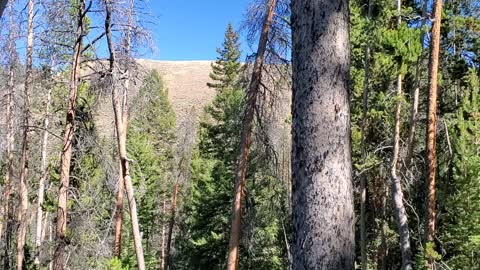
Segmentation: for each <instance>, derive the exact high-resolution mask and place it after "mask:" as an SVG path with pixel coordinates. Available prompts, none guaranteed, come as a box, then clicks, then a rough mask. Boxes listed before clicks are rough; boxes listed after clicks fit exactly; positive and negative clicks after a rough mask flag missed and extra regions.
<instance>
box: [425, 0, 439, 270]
mask: <svg viewBox="0 0 480 270" xmlns="http://www.w3.org/2000/svg"><path fill="white" fill-rule="evenodd" d="M441 20H442V1H441V0H436V1H435V6H434V21H433V25H432V35H431V47H430V48H431V51H430V63H429V67H428V69H429V74H428V77H429V91H428V114H427V117H428V126H427V142H426V144H427V176H428V181H427V187H428V189H427V192H426V194H427V197H426V201H427V211H428V215H427V220H426V223H427V226H426V235H427V242H430V243H433V242H434V241H435V173H436V130H437V80H438V56H439V54H440V26H441ZM434 262H435V261H434V259H433V258H431V257H430V258H429V259H428V267H429V268H430V269H433V265H434Z"/></svg>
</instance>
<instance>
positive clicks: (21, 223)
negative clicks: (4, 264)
mask: <svg viewBox="0 0 480 270" xmlns="http://www.w3.org/2000/svg"><path fill="white" fill-rule="evenodd" d="M34 7H35V3H34V1H33V0H29V1H28V26H27V28H28V29H27V55H26V56H27V61H26V72H25V74H26V75H25V88H24V97H23V100H24V104H23V107H24V108H23V111H24V119H23V143H22V161H21V166H22V167H21V171H20V190H19V192H20V194H19V195H20V196H19V199H20V200H19V207H18V217H17V219H18V232H17V269H18V270H22V268H23V258H24V254H25V249H24V248H25V236H26V233H27V231H26V227H27V224H26V223H27V221H26V219H27V208H28V190H27V176H28V131H29V127H28V125H29V118H30V108H29V106H30V102H29V95H30V92H31V91H32V90H31V89H32V87H33V73H32V61H33V59H32V58H33V12H34Z"/></svg>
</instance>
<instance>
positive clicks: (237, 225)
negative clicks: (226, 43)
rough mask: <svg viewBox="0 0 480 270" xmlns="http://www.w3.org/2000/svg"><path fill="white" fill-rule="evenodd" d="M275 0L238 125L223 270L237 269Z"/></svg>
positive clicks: (271, 2) (268, 15) (263, 32)
mask: <svg viewBox="0 0 480 270" xmlns="http://www.w3.org/2000/svg"><path fill="white" fill-rule="evenodd" d="M276 3H277V1H276V0H269V2H268V6H267V13H266V18H265V22H264V24H263V28H262V32H261V34H260V41H259V43H258V49H257V55H256V57H255V63H254V66H253V72H252V79H251V81H250V86H249V89H248V92H247V97H246V107H245V114H244V118H243V122H242V132H241V137H240V156H239V161H238V166H237V169H236V172H235V187H234V199H233V203H232V223H231V227H230V241H229V244H228V261H227V269H228V270H236V269H237V266H238V254H239V249H240V247H239V246H240V230H241V225H242V197H243V190H244V188H245V175H246V172H247V162H248V155H249V152H250V145H251V143H252V126H253V117H254V113H255V107H256V105H257V95H258V91H259V89H260V84H261V80H262V69H263V60H264V59H263V58H264V56H265V51H266V47H267V40H268V33H269V32H270V26H271V24H272V20H273V14H274V10H275V5H276Z"/></svg>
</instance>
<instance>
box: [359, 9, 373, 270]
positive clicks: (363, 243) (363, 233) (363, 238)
mask: <svg viewBox="0 0 480 270" xmlns="http://www.w3.org/2000/svg"><path fill="white" fill-rule="evenodd" d="M371 17H372V3H371V0H369V1H368V14H367V19H368V20H369V21H370V18H371ZM364 57H365V58H364V62H365V63H364V66H363V70H364V73H365V76H364V79H363V96H362V123H361V131H362V141H361V152H362V158H363V159H364V160H366V159H367V147H366V145H365V139H366V138H365V131H366V128H367V110H368V83H369V79H370V41H369V40H367V45H366V46H365V55H364ZM366 182H367V180H366V176H365V174H362V175H361V176H360V254H361V267H362V270H367V263H368V260H367V228H366V224H365V215H366V214H365V212H366V211H365V204H366V201H367V183H366Z"/></svg>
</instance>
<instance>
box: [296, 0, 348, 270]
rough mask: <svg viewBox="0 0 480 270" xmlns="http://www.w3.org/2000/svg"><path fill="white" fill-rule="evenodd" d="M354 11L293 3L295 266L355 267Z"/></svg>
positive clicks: (344, 4) (343, 3)
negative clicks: (351, 82)
mask: <svg viewBox="0 0 480 270" xmlns="http://www.w3.org/2000/svg"><path fill="white" fill-rule="evenodd" d="M348 14H349V13H348V1H347V0H339V1H325V0H296V1H293V2H292V35H293V55H292V56H293V59H292V60H293V124H292V125H293V126H292V128H293V132H292V136H293V137H292V139H293V149H292V182H293V183H292V192H293V237H294V241H293V269H354V211H353V189H352V163H351V152H350V151H351V145H350V108H349V94H348V86H349V79H350V77H349V66H350V48H349V15H348Z"/></svg>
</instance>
